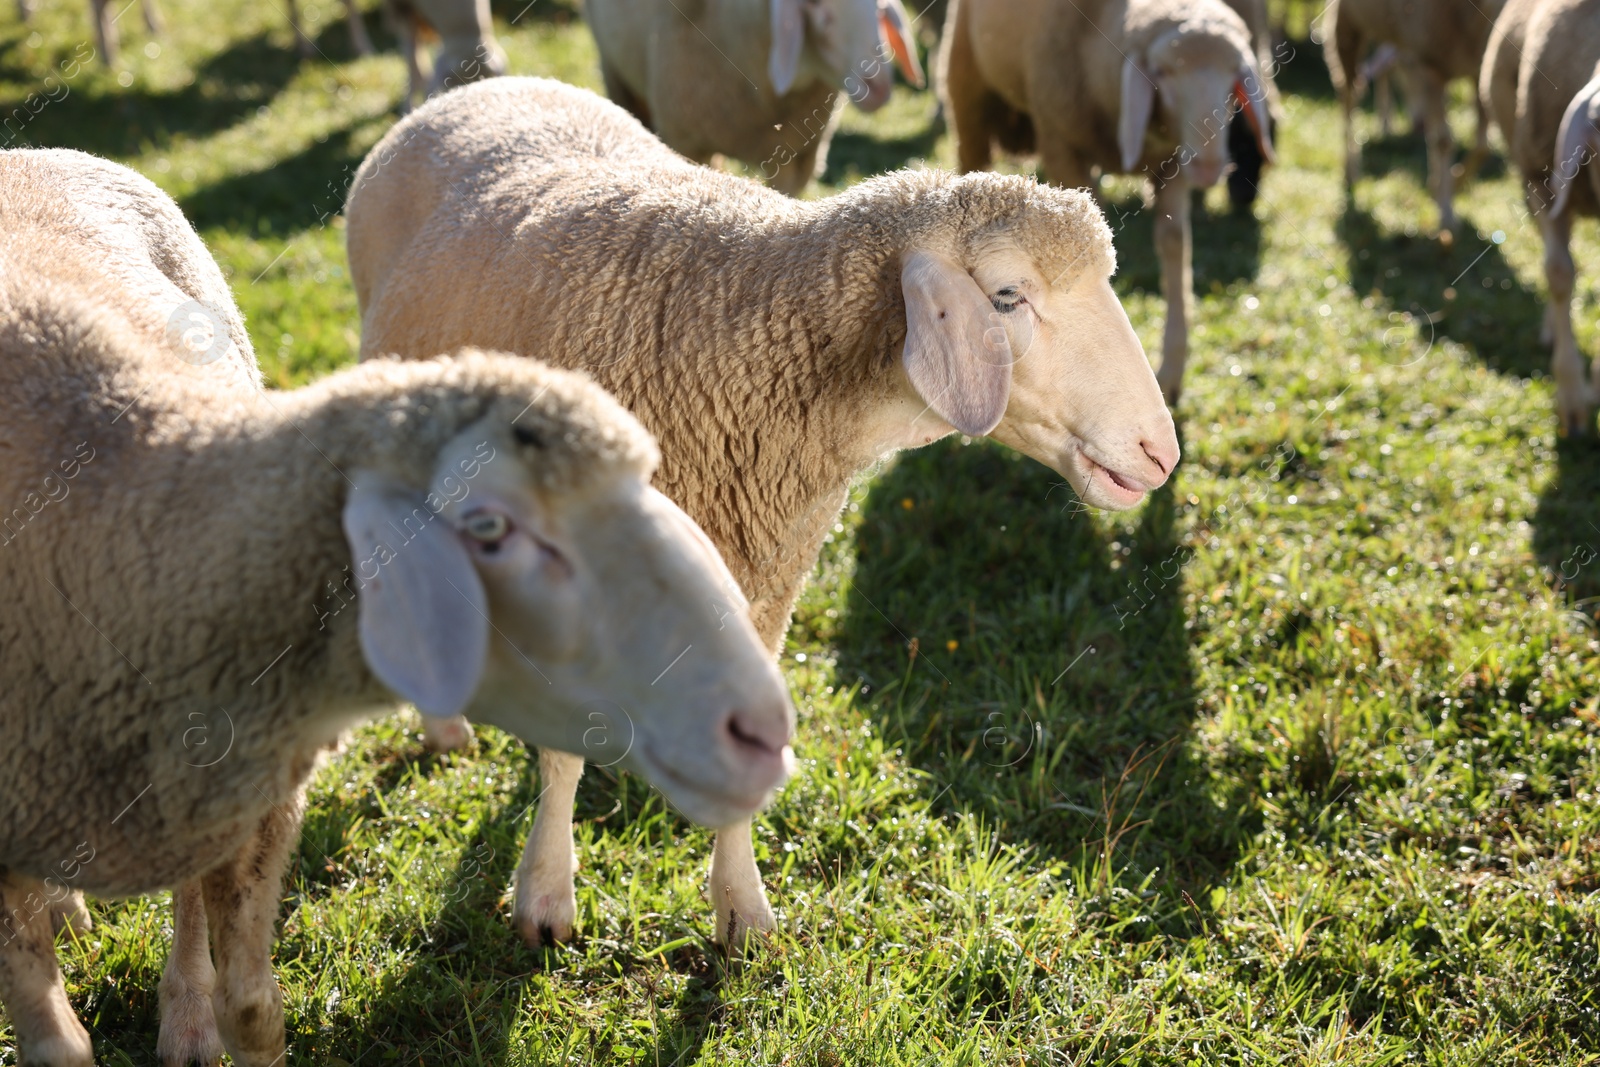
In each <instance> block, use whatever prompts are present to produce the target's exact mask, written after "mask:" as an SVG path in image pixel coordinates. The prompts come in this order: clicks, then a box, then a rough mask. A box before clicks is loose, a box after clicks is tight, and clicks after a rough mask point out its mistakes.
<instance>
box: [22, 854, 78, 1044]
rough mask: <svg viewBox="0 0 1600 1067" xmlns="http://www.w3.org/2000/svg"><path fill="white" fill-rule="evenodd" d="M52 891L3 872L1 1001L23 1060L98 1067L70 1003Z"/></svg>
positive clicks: (32, 879)
mask: <svg viewBox="0 0 1600 1067" xmlns="http://www.w3.org/2000/svg"><path fill="white" fill-rule="evenodd" d="M50 911H51V908H50V890H49V888H48V887H47V886H46V885H45V884H44V883H43V882H40V881H38V880H37V879H34V878H28V877H26V876H24V875H20V874H16V873H14V872H7V871H5V870H4V868H0V1003H3V1004H4V1005H5V1008H6V1011H7V1012H8V1013H9V1014H10V1015H11V1025H12V1027H13V1028H15V1030H16V1032H17V1058H18V1060H19V1061H20V1062H22V1063H25V1064H30V1065H40V1067H93V1064H94V1049H93V1047H92V1046H91V1045H90V1043H89V1035H88V1033H87V1032H85V1031H84V1029H83V1026H82V1025H81V1024H80V1023H79V1022H78V1018H77V1016H76V1015H74V1014H73V1013H72V1005H71V1004H69V1003H67V991H66V988H65V987H64V986H63V985H62V984H61V970H60V968H58V967H57V966H56V947H55V941H54V937H53V935H52V933H51V929H50V927H51V922H50Z"/></svg>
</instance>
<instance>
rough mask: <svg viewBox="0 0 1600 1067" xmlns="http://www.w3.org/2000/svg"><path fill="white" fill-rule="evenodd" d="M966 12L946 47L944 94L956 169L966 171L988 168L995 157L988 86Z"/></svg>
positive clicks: (953, 30)
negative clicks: (969, 34) (986, 104)
mask: <svg viewBox="0 0 1600 1067" xmlns="http://www.w3.org/2000/svg"><path fill="white" fill-rule="evenodd" d="M966 22H967V20H966V12H965V11H962V12H960V13H959V14H958V17H957V20H956V25H955V26H952V27H951V28H950V29H949V31H948V32H949V33H950V35H951V38H950V41H949V43H948V44H947V45H946V46H945V47H946V48H947V49H948V52H947V53H946V54H947V56H948V58H947V60H946V63H945V70H946V73H945V77H944V94H943V95H944V96H945V97H946V100H945V103H946V104H947V105H948V109H949V114H948V118H949V120H950V125H951V128H952V129H953V130H954V131H955V135H956V168H957V169H958V170H959V171H961V173H962V174H971V173H972V172H973V171H979V170H988V169H989V163H990V161H991V160H992V159H993V146H992V144H991V142H992V141H993V139H994V131H993V130H991V129H990V128H989V123H988V121H987V119H986V110H987V109H986V108H985V107H984V98H985V97H986V96H987V95H988V89H987V88H986V87H985V86H984V83H983V76H982V75H981V74H979V73H978V61H977V58H976V57H975V56H974V55H973V54H972V42H971V41H969V40H968V38H967V25H966Z"/></svg>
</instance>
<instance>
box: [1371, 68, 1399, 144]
mask: <svg viewBox="0 0 1600 1067" xmlns="http://www.w3.org/2000/svg"><path fill="white" fill-rule="evenodd" d="M1372 95H1373V97H1374V99H1375V102H1376V104H1377V107H1378V132H1379V133H1380V134H1382V135H1383V136H1384V137H1385V138H1388V137H1389V136H1391V135H1392V134H1393V133H1394V88H1393V85H1392V83H1391V82H1390V80H1389V72H1388V71H1383V72H1382V73H1380V74H1379V75H1378V76H1377V77H1376V78H1374V79H1373V84H1372Z"/></svg>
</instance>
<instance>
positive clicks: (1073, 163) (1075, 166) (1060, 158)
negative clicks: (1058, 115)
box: [1039, 128, 1099, 197]
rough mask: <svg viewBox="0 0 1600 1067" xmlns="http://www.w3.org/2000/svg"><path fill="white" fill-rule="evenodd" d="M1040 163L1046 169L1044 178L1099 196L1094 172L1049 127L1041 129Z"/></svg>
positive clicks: (1052, 182) (1066, 187) (1053, 182)
mask: <svg viewBox="0 0 1600 1067" xmlns="http://www.w3.org/2000/svg"><path fill="white" fill-rule="evenodd" d="M1039 134H1040V137H1039V141H1040V144H1039V163H1040V165H1041V168H1042V169H1043V170H1044V180H1045V181H1047V182H1049V183H1050V184H1051V185H1056V186H1060V187H1061V188H1063V189H1088V190H1089V191H1090V192H1092V193H1094V194H1095V195H1096V196H1097V197H1098V195H1099V190H1098V189H1097V188H1095V185H1094V173H1093V171H1091V170H1090V169H1089V167H1088V165H1087V164H1085V163H1084V162H1083V160H1082V159H1080V158H1079V157H1078V154H1077V153H1076V152H1074V151H1072V150H1071V149H1070V148H1067V147H1066V145H1065V144H1064V140H1063V138H1061V137H1057V136H1055V135H1054V134H1053V133H1051V132H1049V131H1048V130H1047V129H1044V128H1041V129H1040V131H1039Z"/></svg>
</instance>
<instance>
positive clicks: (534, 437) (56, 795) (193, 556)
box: [0, 151, 793, 1067]
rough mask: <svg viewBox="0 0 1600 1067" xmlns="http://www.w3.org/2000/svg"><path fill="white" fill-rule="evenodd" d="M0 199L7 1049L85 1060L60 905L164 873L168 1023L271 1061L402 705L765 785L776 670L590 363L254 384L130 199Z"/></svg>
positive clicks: (680, 784) (745, 788)
mask: <svg viewBox="0 0 1600 1067" xmlns="http://www.w3.org/2000/svg"><path fill="white" fill-rule="evenodd" d="M0 214H3V215H4V217H5V219H6V226H5V227H4V229H3V230H0V306H3V307H4V308H5V314H4V315H3V316H0V454H3V455H5V456H6V457H7V458H6V461H5V463H4V464H0V502H3V503H0V506H3V507H4V508H5V509H7V510H6V511H5V513H4V514H5V516H6V519H7V525H6V526H5V542H4V544H3V545H0V588H3V589H5V591H6V596H7V601H8V605H9V607H8V610H7V611H6V612H5V613H4V614H3V615H0V677H3V678H4V679H5V680H6V685H5V687H4V690H3V692H0V781H4V782H5V783H6V788H5V790H4V792H3V795H0V1000H3V1002H4V1005H5V1007H6V1009H7V1011H8V1012H9V1014H10V1017H11V1021H12V1024H13V1026H14V1027H15V1030H16V1034H17V1041H18V1045H19V1054H20V1059H21V1061H22V1062H24V1063H30V1064H46V1065H50V1067H67V1065H71V1067H86V1065H88V1064H89V1063H90V1062H91V1061H92V1054H91V1048H90V1043H89V1039H88V1035H87V1034H86V1033H85V1032H84V1030H83V1028H82V1027H81V1026H80V1025H79V1024H78V1022H77V1021H76V1019H75V1018H74V1017H73V1013H72V1010H71V1007H70V1005H69V1004H68V1003H67V1000H66V994H65V992H64V990H63V988H62V983H61V976H60V973H59V971H58V970H57V967H56V963H55V955H54V950H53V948H52V944H51V911H52V910H53V908H54V906H56V905H59V904H61V903H62V901H63V900H64V899H65V898H67V897H68V896H69V895H70V894H71V893H72V892H74V891H82V892H89V893H93V894H95V895H99V896H123V895H129V894H138V893H146V892H151V891H153V890H156V889H159V888H161V887H164V886H181V887H183V888H182V889H181V890H180V893H179V902H180V903H179V909H180V913H182V911H183V907H184V901H185V900H186V899H187V895H188V894H191V893H193V892H196V891H197V892H198V894H199V898H200V899H203V903H204V910H205V912H206V913H207V915H208V917H209V920H210V929H211V932H212V934H213V936H215V937H216V939H217V946H216V952H217V965H218V966H217V973H216V974H215V986H214V989H213V990H212V991H211V995H210V997H209V998H206V997H200V996H196V995H194V994H195V989H194V987H193V983H194V982H201V981H204V980H206V979H208V978H210V977H211V976H209V975H207V974H203V973H190V974H189V975H183V974H177V975H176V980H175V981H172V982H169V981H167V980H166V979H164V980H163V993H164V995H165V999H167V1000H168V1001H169V1003H168V1004H167V1007H168V1009H169V1014H171V1015H172V1016H173V1017H174V1019H177V1018H178V1016H180V1015H181V1014H182V1012H180V1011H179V1010H178V1008H177V1007H175V1006H174V1004H181V1005H183V1006H186V1007H188V1008H191V1009H192V1008H194V1007H195V1005H196V1003H197V1002H201V1001H206V1000H208V1001H209V1005H207V1007H208V1009H214V1011H215V1024H214V1025H215V1027H216V1028H217V1029H220V1033H221V1037H222V1041H223V1044H225V1045H226V1047H227V1050H228V1052H230V1053H231V1054H232V1055H233V1057H234V1061H235V1062H236V1063H239V1064H249V1065H252V1067H264V1065H266V1064H270V1063H277V1062H279V1059H280V1058H281V1056H282V1055H283V1049H284V1034H283V1026H282V1008H281V1003H280V997H279V993H278V988H277V985H276V984H275V982H274V981H273V978H272V972H271V960H270V948H271V940H272V925H273V919H274V916H275V914H276V911H277V900H278V896H279V893H280V892H281V876H282V872H283V867H284V863H285V860H286V858H287V856H288V855H289V853H290V851H291V850H292V847H293V845H294V842H295V840H296V837H297V828H298V822H299V813H300V805H301V801H302V797H303V787H304V785H305V782H306V780H307V776H308V775H309V774H310V772H311V770H312V769H313V766H314V764H315V763H316V761H317V758H318V754H319V753H320V752H322V751H323V750H324V749H325V748H326V747H327V746H328V745H329V744H330V743H332V742H334V741H335V739H336V738H338V737H339V736H340V735H341V734H342V733H343V732H344V731H346V730H348V729H349V728H350V727H352V726H354V725H356V724H358V723H360V722H362V721H364V720H367V719H370V718H372V717H374V716H376V715H379V714H383V713H384V712H386V711H387V710H389V709H392V708H394V707H395V706H396V705H397V704H398V702H399V700H400V699H401V698H404V699H407V700H410V701H411V702H412V703H414V704H415V705H416V706H417V707H418V708H419V709H420V710H422V711H423V712H424V713H425V714H429V715H435V716H438V715H454V714H458V713H460V712H463V711H466V712H468V713H470V714H471V715H472V716H473V717H475V718H478V719H480V720H482V721H486V722H491V723H494V724H496V725H499V726H501V727H503V728H506V729H508V730H511V731H513V732H514V733H516V734H518V735H519V736H522V737H524V738H527V739H528V740H530V741H534V742H536V743H539V744H545V745H554V746H557V747H561V748H564V749H568V750H570V751H573V752H581V751H583V750H584V748H585V746H586V741H587V742H595V741H596V735H595V731H596V730H597V729H600V730H601V731H602V732H603V733H604V734H605V735H606V740H607V742H608V746H607V749H606V751H611V750H614V749H615V748H617V747H621V746H622V745H623V744H624V742H626V743H627V748H626V753H627V754H626V755H625V756H624V757H623V758H622V760H621V765H622V766H625V767H631V768H633V769H635V770H638V771H640V772H642V773H643V774H645V775H646V776H647V777H648V778H650V779H651V780H652V781H654V782H657V783H658V784H660V785H661V786H662V787H663V789H664V790H665V792H666V795H667V797H668V799H669V800H671V801H672V802H673V803H674V804H676V805H677V806H678V808H679V809H681V810H682V811H684V812H685V813H686V814H687V815H688V816H689V817H691V818H694V819H698V820H700V821H704V822H707V823H710V824H713V825H721V824H725V823H728V822H732V821H735V820H738V819H741V818H745V817H748V815H749V814H750V813H751V812H753V811H755V810H756V809H757V808H758V807H759V806H760V805H761V804H762V803H763V802H764V801H765V800H766V798H767V797H768V796H769V795H770V793H771V791H772V790H773V789H774V788H775V787H776V786H777V785H778V784H779V783H780V782H781V780H782V779H783V777H784V775H785V773H786V768H787V762H788V758H789V757H788V749H787V739H788V736H789V733H790V730H791V724H792V714H793V713H792V709H791V708H790V706H789V703H788V698H787V695H786V692H785V690H784V687H783V683H782V680H781V678H780V677H779V675H778V673H777V671H776V669H775V667H774V665H773V664H772V663H771V661H770V657H768V656H767V655H766V654H765V651H764V649H763V648H762V646H761V644H760V642H759V641H758V640H757V638H756V635H755V633H754V631H753V630H752V629H751V626H750V623H749V622H748V620H747V619H745V618H744V617H743V616H741V615H737V614H734V615H728V614H727V613H721V614H719V613H717V612H714V611H713V610H712V608H711V603H712V601H713V600H714V599H722V600H726V593H725V584H726V578H725V576H726V572H725V571H724V570H722V569H721V568H720V567H718V566H717V565H715V557H714V553H712V552H711V551H710V550H709V549H708V548H707V547H706V543H705V541H704V539H703V536H702V535H700V534H698V533H696V532H695V531H694V530H693V528H692V525H691V524H689V523H687V521H686V520H685V519H684V518H683V517H682V514H681V513H680V512H678V511H677V510H676V509H675V508H673V507H672V506H671V505H670V504H669V503H667V502H666V500H665V498H664V497H662V496H661V495H660V494H659V493H658V492H656V491H654V490H652V489H650V488H649V487H648V479H649V477H650V473H651V469H652V467H653V465H654V464H655V462H656V450H655V446H654V443H653V442H652V441H651V439H650V438H649V436H648V435H647V434H646V433H645V432H644V431H643V430H642V429H641V428H640V426H639V424H638V423H637V422H636V421H635V420H634V419H633V418H632V417H630V416H629V415H628V414H627V413H626V412H625V411H624V410H623V409H622V408H621V407H620V406H619V405H618V404H617V403H616V402H615V401H613V400H612V399H610V398H609V397H608V396H607V395H606V394H605V393H604V392H602V391H601V390H600V389H599V388H598V387H596V386H595V385H594V384H593V383H592V382H590V381H589V380H587V378H585V377H584V376H582V375H578V374H573V373H570V372H566V371H557V370H553V369H551V368H549V367H547V366H544V365H543V364H540V363H537V362H535V361H532V360H528V359H525V358H513V357H508V356H502V355H489V354H483V353H477V352H464V353H462V354H461V355H459V356H458V357H456V358H454V359H449V360H435V361H429V362H417V363H393V362H391V363H383V362H378V363H367V364H365V365H362V366H359V367H354V368H350V369H348V370H345V371H341V372H339V373H336V374H334V375H331V376H329V377H328V378H326V379H324V380H323V381H321V382H319V383H317V384H315V385H313V386H309V387H307V388H304V389H300V390H295V391H291V392H279V393H269V392H266V391H263V390H262V389H261V388H260V383H259V380H258V372H257V370H256V367H255V363H254V360H253V358H251V354H250V350H249V341H248V339H247V338H246V336H245V335H244V332H243V328H242V324H241V322H240V319H239V316H238V313H237V311H236V309H235V308H234V306H233V303H232V299H231V297H230V295H229V293H228V289H227V286H226V283H225V282H224V281H223V279H222V276H221V273H220V272H219V271H218V269H217V267H216V265H215V263H213V262H212V260H211V259H210V257H209V256H208V255H207V254H206V252H205V249H204V247H203V246H202V245H201V243H200V241H199V238H198V237H197V236H196V235H195V234H194V232H193V230H191V229H190V228H189V227H188V225H187V223H185V221H184V219H183V217H182V215H181V213H180V212H179V210H178V208H177V205H175V204H174V203H173V202H172V200H171V199H170V198H168V197H167V196H166V195H165V194H164V193H162V192H160V191H159V190H158V189H157V188H156V187H155V186H154V185H153V184H151V183H150V182H148V181H146V180H145V179H143V178H141V177H139V176H138V175H136V174H134V173H133V172H132V171H129V170H126V169H124V168H122V167H119V166H116V165H114V164H111V163H109V162H106V161H104V160H99V159H96V158H94V157H92V156H87V155H83V154H81V153H76V152H65V151H13V152H6V153H3V154H0ZM666 667H670V673H668V674H666V677H665V678H664V679H663V678H661V675H662V674H663V668H666ZM586 734H587V735H588V736H587V738H586ZM196 882H198V886H196V885H195V884H194V883H196ZM191 910H192V909H191ZM189 918H192V915H186V914H180V925H182V924H183V921H184V920H187V919H189ZM190 932H191V933H192V932H193V931H190ZM168 978H169V979H171V978H174V972H173V971H171V970H169V972H168ZM202 1029H203V1028H202ZM176 1036H177V1037H178V1038H180V1039H181V1038H182V1037H184V1036H193V1034H192V1028H191V1034H189V1035H185V1034H177V1035H176ZM202 1036H203V1035H202ZM162 1051H163V1054H164V1055H166V1056H168V1057H169V1058H171V1057H178V1058H181V1057H184V1056H188V1055H190V1054H193V1055H197V1056H203V1055H207V1054H210V1053H213V1052H214V1051H215V1049H214V1047H213V1048H207V1047H198V1048H184V1047H182V1043H181V1040H180V1041H178V1042H177V1043H176V1044H173V1043H168V1042H163V1049H162Z"/></svg>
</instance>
